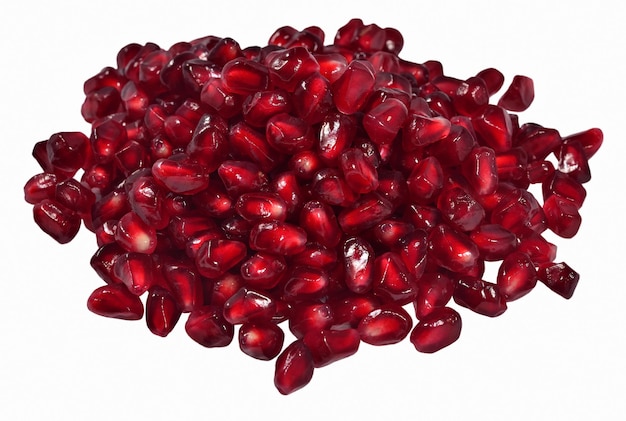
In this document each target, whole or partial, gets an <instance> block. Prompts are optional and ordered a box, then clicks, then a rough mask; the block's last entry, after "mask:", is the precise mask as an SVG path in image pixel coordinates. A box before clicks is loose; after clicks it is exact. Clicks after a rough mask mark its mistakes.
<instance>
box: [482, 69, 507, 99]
mask: <svg viewBox="0 0 626 421" xmlns="http://www.w3.org/2000/svg"><path fill="white" fill-rule="evenodd" d="M476 76H477V77H479V78H481V79H482V80H483V81H484V82H485V86H486V87H487V91H488V92H489V96H491V95H493V94H495V93H496V92H498V91H499V90H500V88H502V85H503V84H504V75H503V74H502V72H500V71H499V70H498V69H494V68H493V67H490V68H488V69H485V70H481V71H480V72H478V74H477V75H476Z"/></svg>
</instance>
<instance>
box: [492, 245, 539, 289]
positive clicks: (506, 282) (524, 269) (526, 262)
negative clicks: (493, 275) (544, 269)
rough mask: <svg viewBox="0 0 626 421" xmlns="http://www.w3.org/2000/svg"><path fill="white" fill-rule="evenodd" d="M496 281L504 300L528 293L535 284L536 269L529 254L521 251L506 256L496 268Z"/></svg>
mask: <svg viewBox="0 0 626 421" xmlns="http://www.w3.org/2000/svg"><path fill="white" fill-rule="evenodd" d="M497 283H498V288H499V291H500V294H502V296H503V297H504V299H505V300H506V301H513V300H517V299H518V298H521V297H523V296H524V295H526V294H528V293H529V292H530V291H531V290H532V289H533V288H534V287H535V285H536V284H537V271H536V270H535V266H534V264H533V261H532V260H531V259H530V256H528V255H527V254H526V253H523V252H515V253H512V254H509V255H508V256H506V257H505V258H504V260H503V261H502V264H501V265H500V269H499V270H498V278H497Z"/></svg>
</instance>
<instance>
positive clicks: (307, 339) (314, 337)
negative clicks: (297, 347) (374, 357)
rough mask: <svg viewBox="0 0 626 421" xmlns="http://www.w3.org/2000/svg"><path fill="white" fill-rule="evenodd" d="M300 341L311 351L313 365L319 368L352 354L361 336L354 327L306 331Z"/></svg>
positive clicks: (356, 348) (355, 350)
mask: <svg viewBox="0 0 626 421" xmlns="http://www.w3.org/2000/svg"><path fill="white" fill-rule="evenodd" d="M302 341H303V342H304V345H306V347H307V348H308V349H309V351H311V357H312V358H313V366H314V367H315V368H319V367H324V366H327V365H329V364H331V363H334V362H335V361H338V360H341V359H343V358H347V357H349V356H350V355H354V354H355V353H356V352H357V351H358V349H359V344H360V342H361V337H360V336H359V332H358V331H357V330H356V329H345V330H320V331H311V332H308V333H307V334H306V335H305V336H304V338H303V339H302Z"/></svg>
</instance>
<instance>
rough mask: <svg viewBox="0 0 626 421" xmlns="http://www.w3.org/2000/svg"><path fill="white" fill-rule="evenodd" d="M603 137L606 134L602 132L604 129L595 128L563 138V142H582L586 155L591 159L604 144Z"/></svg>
mask: <svg viewBox="0 0 626 421" xmlns="http://www.w3.org/2000/svg"><path fill="white" fill-rule="evenodd" d="M603 138H604V135H603V134H602V130H600V129H597V128H593V129H589V130H585V131H583V132H579V133H574V134H572V135H569V136H566V137H564V138H563V143H571V142H578V143H580V145H581V146H582V147H583V151H584V152H585V156H586V157H587V159H590V158H591V157H592V156H594V155H595V154H596V152H598V149H600V146H602V140H603Z"/></svg>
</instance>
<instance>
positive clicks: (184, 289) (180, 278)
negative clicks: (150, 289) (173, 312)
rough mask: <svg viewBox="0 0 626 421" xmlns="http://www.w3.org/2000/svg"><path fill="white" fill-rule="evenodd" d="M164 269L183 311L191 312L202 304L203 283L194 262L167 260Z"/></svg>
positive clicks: (169, 285) (172, 291) (170, 287)
mask: <svg viewBox="0 0 626 421" xmlns="http://www.w3.org/2000/svg"><path fill="white" fill-rule="evenodd" d="M162 271H163V276H164V277H165V280H166V282H167V286H168V287H169V289H170V291H171V293H172V296H173V297H174V300H175V301H176V304H177V305H178V308H179V309H180V311H181V312H183V313H189V312H191V311H193V310H195V309H197V308H199V307H200V306H202V303H203V298H202V285H201V283H200V276H199V275H198V274H197V272H196V269H195V266H194V265H193V262H183V263H181V262H179V261H172V262H165V263H164V264H163V266H162Z"/></svg>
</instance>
